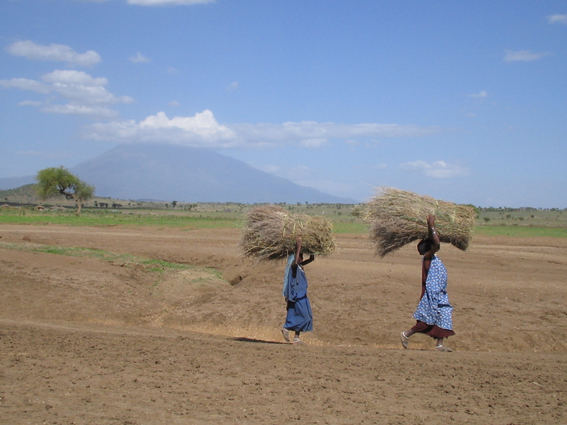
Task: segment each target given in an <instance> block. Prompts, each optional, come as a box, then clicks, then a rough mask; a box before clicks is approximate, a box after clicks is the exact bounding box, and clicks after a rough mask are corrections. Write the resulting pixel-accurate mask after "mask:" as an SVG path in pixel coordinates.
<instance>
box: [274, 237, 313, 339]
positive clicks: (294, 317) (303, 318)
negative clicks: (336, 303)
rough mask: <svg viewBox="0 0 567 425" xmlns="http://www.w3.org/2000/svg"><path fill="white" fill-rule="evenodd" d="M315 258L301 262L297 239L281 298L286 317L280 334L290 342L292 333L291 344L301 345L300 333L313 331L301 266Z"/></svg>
mask: <svg viewBox="0 0 567 425" xmlns="http://www.w3.org/2000/svg"><path fill="white" fill-rule="evenodd" d="M314 259H315V256H314V255H313V254H311V255H310V256H309V258H308V259H307V260H305V261H304V260H303V253H302V252H301V238H298V239H297V243H296V249H295V253H294V254H291V255H289V257H288V259H287V266H286V270H285V275H284V286H283V296H284V298H285V302H286V308H287V315H286V319H285V323H284V325H283V326H282V329H281V332H282V335H283V337H284V339H285V340H286V341H287V342H291V339H290V331H294V332H295V335H294V337H293V343H294V344H298V343H301V339H300V338H299V336H300V334H301V332H308V331H311V330H313V314H312V312H311V304H310V303H309V298H307V286H308V284H307V277H306V276H305V272H304V270H303V266H305V265H306V264H309V263H311V262H312V261H313V260H314Z"/></svg>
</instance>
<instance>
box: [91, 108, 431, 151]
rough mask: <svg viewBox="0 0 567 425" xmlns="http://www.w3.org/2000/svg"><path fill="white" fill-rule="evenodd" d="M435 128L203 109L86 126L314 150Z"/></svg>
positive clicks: (118, 135) (126, 134)
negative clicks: (233, 119)
mask: <svg viewBox="0 0 567 425" xmlns="http://www.w3.org/2000/svg"><path fill="white" fill-rule="evenodd" d="M436 131H438V130H437V129H435V128H425V127H416V126H403V125H398V124H377V123H362V124H336V123H328V122H327V123H319V122H315V121H302V122H284V123H281V124H272V123H258V124H248V123H241V124H233V125H222V124H219V123H218V122H217V121H216V119H215V117H214V115H213V113H212V112H211V111H210V110H204V111H203V112H200V113H197V114H195V115H194V116H189V117H183V116H178V117H173V118H171V119H170V118H169V117H168V116H167V115H166V114H165V113H164V112H158V113H157V114H155V115H151V116H148V117H147V118H145V119H143V120H140V121H135V120H130V121H123V122H109V123H99V124H96V125H93V126H91V128H90V130H89V135H88V137H91V138H94V139H101V140H113V141H122V142H126V143H129V142H136V141H157V142H163V143H179V144H187V145H192V146H195V145H199V146H214V147H229V146H249V147H261V146H277V145H284V144H296V145H299V146H304V147H308V148H318V147H321V146H323V145H324V144H326V143H328V142H329V141H331V140H335V139H338V140H341V139H342V140H348V141H349V143H352V142H353V141H355V140H356V139H359V138H364V139H365V140H367V139H372V138H377V137H380V138H383V137H420V136H424V135H429V134H432V133H434V132H436Z"/></svg>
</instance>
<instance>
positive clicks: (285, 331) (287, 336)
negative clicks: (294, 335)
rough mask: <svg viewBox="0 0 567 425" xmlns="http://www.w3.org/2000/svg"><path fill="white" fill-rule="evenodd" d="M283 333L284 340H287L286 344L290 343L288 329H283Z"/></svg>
mask: <svg viewBox="0 0 567 425" xmlns="http://www.w3.org/2000/svg"><path fill="white" fill-rule="evenodd" d="M281 331H282V336H283V339H285V341H286V342H289V331H288V330H287V329H286V328H282V329H281Z"/></svg>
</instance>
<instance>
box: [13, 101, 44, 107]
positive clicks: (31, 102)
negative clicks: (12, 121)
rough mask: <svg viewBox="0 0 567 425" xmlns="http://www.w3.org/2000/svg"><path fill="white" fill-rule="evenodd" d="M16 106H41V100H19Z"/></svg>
mask: <svg viewBox="0 0 567 425" xmlns="http://www.w3.org/2000/svg"><path fill="white" fill-rule="evenodd" d="M18 106H35V107H39V106H41V102H40V101H37V100H22V101H21V102H19V103H18Z"/></svg>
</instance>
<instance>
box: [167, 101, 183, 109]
mask: <svg viewBox="0 0 567 425" xmlns="http://www.w3.org/2000/svg"><path fill="white" fill-rule="evenodd" d="M167 105H168V106H172V107H175V108H176V107H178V106H180V105H181V103H179V102H178V101H177V100H172V101H171V102H169V103H168V104H167Z"/></svg>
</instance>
